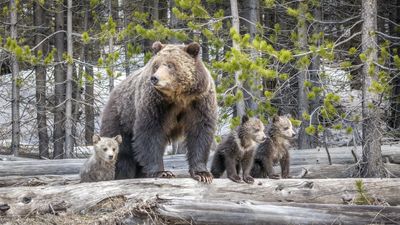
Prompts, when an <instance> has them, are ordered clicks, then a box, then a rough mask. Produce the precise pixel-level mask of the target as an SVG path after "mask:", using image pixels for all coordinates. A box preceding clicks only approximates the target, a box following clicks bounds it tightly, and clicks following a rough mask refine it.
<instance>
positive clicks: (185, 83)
mask: <svg viewBox="0 0 400 225" xmlns="http://www.w3.org/2000/svg"><path fill="white" fill-rule="evenodd" d="M153 51H154V53H155V54H156V55H155V56H154V57H153V60H152V61H151V62H150V66H151V68H150V69H151V76H150V78H149V79H150V83H151V85H153V87H155V88H156V89H157V90H159V91H160V92H162V93H164V94H166V95H168V96H174V95H177V94H180V93H186V92H189V91H190V90H192V89H194V88H196V87H195V86H196V85H197V84H198V82H199V77H196V58H197V56H198V54H199V51H200V45H199V44H197V43H192V44H189V45H186V46H185V45H163V44H161V43H160V42H155V43H154V44H153Z"/></svg>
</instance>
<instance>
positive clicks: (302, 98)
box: [297, 3, 311, 149]
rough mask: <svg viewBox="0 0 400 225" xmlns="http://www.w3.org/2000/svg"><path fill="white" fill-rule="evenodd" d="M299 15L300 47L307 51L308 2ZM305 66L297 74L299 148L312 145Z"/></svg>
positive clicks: (300, 7) (306, 69) (303, 5)
mask: <svg viewBox="0 0 400 225" xmlns="http://www.w3.org/2000/svg"><path fill="white" fill-rule="evenodd" d="M298 10H299V16H298V23H297V26H298V27H297V32H298V37H299V40H298V42H299V48H300V50H301V51H307V50H308V49H307V48H308V47H307V46H308V38H307V35H308V33H307V28H308V26H307V20H306V17H305V15H306V12H307V3H299V8H298ZM302 67H303V68H300V70H299V71H298V74H297V83H298V88H299V89H298V95H297V101H298V103H297V104H298V110H297V112H298V117H299V118H301V120H302V123H301V126H300V131H299V137H298V146H299V149H305V148H311V145H310V138H311V137H310V136H309V135H308V134H307V133H306V132H305V128H306V127H307V126H308V124H309V121H307V120H305V119H304V118H303V113H309V112H308V109H309V102H308V99H307V94H306V86H305V82H306V81H307V76H308V68H307V67H306V66H305V65H302Z"/></svg>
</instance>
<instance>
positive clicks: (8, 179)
mask: <svg viewBox="0 0 400 225" xmlns="http://www.w3.org/2000/svg"><path fill="white" fill-rule="evenodd" d="M59 163H62V162H59ZM82 165H83V162H81V163H80V164H79V163H77V164H72V163H69V164H66V165H64V166H62V168H60V167H59V166H54V165H47V167H49V170H50V171H49V172H46V168H44V167H39V168H37V167H35V168H32V166H28V167H30V168H31V171H32V170H37V172H28V170H25V172H24V171H22V172H18V171H19V170H18V168H15V167H11V169H16V172H14V173H11V174H6V176H4V177H3V176H0V187H9V186H40V185H66V184H73V183H77V182H79V179H80V178H79V175H78V173H79V170H80V168H81V167H82ZM356 166H357V165H343V164H333V165H301V166H292V167H291V170H290V176H291V177H292V178H304V179H327V178H336V179H337V178H349V177H351V176H352V174H355V173H356V172H357V168H356ZM166 168H167V169H168V170H170V171H171V172H172V173H174V174H175V176H176V177H177V178H190V176H189V174H188V170H187V168H172V167H171V166H170V165H169V166H168V167H166ZM55 169H57V170H55ZM386 169H387V170H388V171H389V173H390V174H391V176H393V177H396V178H399V177H400V165H398V164H387V165H386ZM274 170H275V171H276V172H280V167H276V168H274ZM57 174H58V175H57ZM2 175H4V174H2ZM225 176H226V175H224V176H223V177H225ZM256 180H258V179H256Z"/></svg>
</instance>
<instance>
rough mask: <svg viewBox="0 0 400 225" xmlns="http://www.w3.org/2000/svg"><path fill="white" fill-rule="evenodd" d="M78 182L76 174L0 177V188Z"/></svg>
mask: <svg viewBox="0 0 400 225" xmlns="http://www.w3.org/2000/svg"><path fill="white" fill-rule="evenodd" d="M78 182H79V175H78V174H74V175H40V176H8V177H0V187H12V186H14V187H15V186H41V185H66V184H74V183H78Z"/></svg>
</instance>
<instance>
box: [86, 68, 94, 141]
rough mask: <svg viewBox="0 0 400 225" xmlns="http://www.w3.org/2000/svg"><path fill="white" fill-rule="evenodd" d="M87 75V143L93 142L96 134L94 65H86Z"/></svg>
mask: <svg viewBox="0 0 400 225" xmlns="http://www.w3.org/2000/svg"><path fill="white" fill-rule="evenodd" d="M85 71H86V76H88V77H90V78H89V79H86V81H85V140H86V144H87V145H92V144H93V140H92V139H93V135H94V126H95V125H94V86H93V82H94V81H93V67H92V66H88V65H87V66H85Z"/></svg>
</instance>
